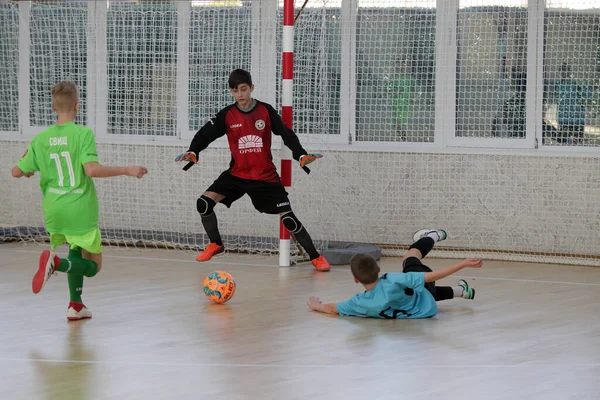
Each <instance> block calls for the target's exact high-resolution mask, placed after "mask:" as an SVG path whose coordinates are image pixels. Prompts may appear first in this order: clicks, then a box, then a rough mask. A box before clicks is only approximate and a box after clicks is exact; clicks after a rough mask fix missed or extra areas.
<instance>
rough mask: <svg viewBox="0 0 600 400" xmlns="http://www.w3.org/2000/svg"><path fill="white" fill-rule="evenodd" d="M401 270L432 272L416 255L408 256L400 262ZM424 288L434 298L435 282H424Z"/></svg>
mask: <svg viewBox="0 0 600 400" xmlns="http://www.w3.org/2000/svg"><path fill="white" fill-rule="evenodd" d="M402 272H433V271H432V270H431V268H429V267H428V266H427V265H423V263H422V262H421V260H419V259H418V258H417V257H408V258H407V259H406V260H404V263H403V264H402ZM425 289H427V290H428V291H429V293H431V294H432V295H433V297H434V298H435V282H425Z"/></svg>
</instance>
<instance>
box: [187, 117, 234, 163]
mask: <svg viewBox="0 0 600 400" xmlns="http://www.w3.org/2000/svg"><path fill="white" fill-rule="evenodd" d="M228 110H229V107H228V108H225V109H223V110H221V111H220V112H219V113H218V114H217V115H215V116H213V117H212V118H211V119H210V121H208V122H207V123H206V124H204V126H203V127H202V128H200V130H198V132H196V135H194V138H193V139H192V142H191V143H190V147H189V148H188V151H191V152H192V153H194V154H195V155H196V157H197V156H198V154H199V153H200V152H201V151H202V150H204V149H206V148H207V147H208V145H209V144H211V143H212V142H214V141H215V140H217V139H218V138H220V137H221V136H223V135H225V133H226V130H225V115H226V114H227V111H228Z"/></svg>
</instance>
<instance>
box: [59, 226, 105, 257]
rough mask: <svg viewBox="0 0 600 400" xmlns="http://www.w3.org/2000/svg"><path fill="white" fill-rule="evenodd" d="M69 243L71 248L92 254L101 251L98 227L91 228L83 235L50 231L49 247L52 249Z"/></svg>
mask: <svg viewBox="0 0 600 400" xmlns="http://www.w3.org/2000/svg"><path fill="white" fill-rule="evenodd" d="M65 243H69V244H70V245H71V248H72V249H77V248H81V249H83V250H85V251H88V252H90V253H92V254H100V253H102V238H101V236H100V229H98V228H96V229H92V230H91V231H89V232H86V233H84V234H83V235H63V234H62V233H50V248H51V249H52V250H54V249H55V248H57V247H58V246H61V245H63V244H65Z"/></svg>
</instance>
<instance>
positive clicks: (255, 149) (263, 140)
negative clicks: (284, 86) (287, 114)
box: [189, 100, 307, 182]
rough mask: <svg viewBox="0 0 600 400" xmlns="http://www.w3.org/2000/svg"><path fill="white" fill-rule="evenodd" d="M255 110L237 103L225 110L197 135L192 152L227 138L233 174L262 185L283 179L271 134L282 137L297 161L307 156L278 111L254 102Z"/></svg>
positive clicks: (191, 147) (199, 150)
mask: <svg viewBox="0 0 600 400" xmlns="http://www.w3.org/2000/svg"><path fill="white" fill-rule="evenodd" d="M255 101H256V104H255V106H254V108H252V110H250V111H248V112H244V111H242V110H240V109H239V108H238V107H237V106H236V105H235V104H232V105H230V106H227V107H225V108H224V109H222V110H221V111H219V112H218V113H217V115H215V116H214V117H213V118H211V120H210V121H208V122H207V123H206V124H205V125H204V126H203V127H202V128H200V130H199V131H198V132H197V133H196V135H195V136H194V139H193V140H192V143H191V144H190V148H189V150H190V151H193V152H194V153H196V155H198V153H199V152H201V151H202V150H204V149H206V148H207V147H208V145H209V144H210V143H212V142H213V141H215V140H216V139H217V138H219V137H221V136H223V135H227V140H228V141H229V149H230V150H231V163H230V174H231V175H233V176H237V177H238V178H242V179H251V180H256V181H263V182H277V181H279V180H280V178H279V175H278V174H277V168H276V167H275V164H273V156H272V154H271V132H273V133H274V134H276V135H278V136H281V138H282V139H283V143H284V144H285V145H286V146H287V147H289V149H290V150H292V157H293V158H294V160H296V161H298V160H299V159H300V156H302V155H304V154H307V153H306V150H304V148H303V147H302V145H301V144H300V141H299V140H298V136H296V134H295V133H294V132H293V131H292V130H291V129H289V128H287V127H286V126H285V125H284V124H283V121H282V120H281V117H280V116H279V114H277V112H276V111H275V109H274V108H273V107H272V106H271V105H270V104H267V103H263V102H261V101H258V100H255Z"/></svg>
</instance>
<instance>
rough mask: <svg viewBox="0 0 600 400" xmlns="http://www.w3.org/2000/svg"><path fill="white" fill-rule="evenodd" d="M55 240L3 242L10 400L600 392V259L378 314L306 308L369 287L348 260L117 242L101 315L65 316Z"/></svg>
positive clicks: (97, 308)
mask: <svg viewBox="0 0 600 400" xmlns="http://www.w3.org/2000/svg"><path fill="white" fill-rule="evenodd" d="M44 248H45V247H42V246H38V245H32V244H29V245H23V244H2V245H0V255H1V257H0V259H1V264H0V265H1V266H0V339H1V340H0V399H27V400H35V399H52V400H54V399H61V400H71V399H86V400H92V399H127V400H130V399H131V400H133V399H169V400H170V399H260V400H265V399H435V400H440V399H461V400H463V399H469V400H470V399H486V400H487V399H511V400H514V399H527V400H532V399H561V400H563V399H599V398H600V269H596V268H587V267H569V266H554V265H542V264H518V263H501V262H487V263H486V264H485V265H484V268H483V269H481V270H472V269H469V270H463V271H461V273H460V276H462V277H467V278H468V281H469V283H470V284H471V285H472V286H473V287H475V288H476V289H477V297H476V299H475V300H474V301H467V300H462V299H456V300H450V301H447V302H443V303H439V308H440V313H439V314H438V316H436V317H435V318H433V319H429V320H404V321H403V320H373V319H360V318H341V317H331V316H325V315H322V314H317V313H311V312H310V311H308V309H307V308H306V307H305V303H306V299H307V298H308V296H309V295H313V294H316V295H320V296H321V298H322V299H323V300H325V301H337V300H344V299H346V298H347V297H349V296H351V295H353V294H354V293H356V292H357V291H359V290H360V288H359V286H358V285H356V284H354V282H353V280H352V278H351V274H350V272H349V270H348V268H347V267H335V268H334V270H332V272H330V273H316V272H313V269H312V266H309V265H307V264H304V265H302V266H296V267H292V268H278V267H277V259H276V258H274V257H261V256H230V255H225V256H221V257H219V258H217V259H216V260H215V261H211V262H208V263H196V262H195V261H194V254H193V253H190V252H176V251H163V250H136V249H108V248H106V252H105V254H106V258H105V266H104V269H103V270H102V272H101V273H100V274H99V275H98V276H97V277H95V278H92V279H87V280H86V285H85V287H84V301H85V303H86V304H87V305H88V307H89V308H90V309H91V310H92V312H93V313H94V318H93V319H92V320H89V321H83V322H76V323H67V321H66V314H65V313H66V306H67V303H68V289H67V283H66V277H65V276H64V275H63V274H59V275H57V276H54V277H52V279H51V280H50V281H49V282H48V284H47V286H46V287H45V288H44V290H43V291H42V292H41V293H40V294H39V295H33V294H32V293H31V277H32V275H33V273H34V271H35V268H36V263H37V258H38V255H39V252H40V251H41V250H42V249H44ZM454 262H455V261H454V260H435V259H432V260H429V265H430V266H431V267H432V268H434V269H435V268H436V267H441V266H444V265H448V264H451V263H454ZM215 269H225V270H227V271H229V272H230V273H231V274H232V275H233V276H234V277H235V279H236V282H237V292H236V294H235V296H234V298H233V299H232V300H231V301H230V302H229V303H227V304H226V305H223V306H218V305H211V304H209V303H208V301H207V300H206V299H205V298H204V296H203V294H202V293H201V291H200V280H201V278H203V277H204V276H205V275H206V274H207V273H208V272H210V271H212V270H215ZM382 270H384V271H397V270H399V267H398V260H397V259H386V260H384V261H382ZM454 282H456V278H449V279H447V280H445V281H444V283H448V284H453V283H454Z"/></svg>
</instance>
